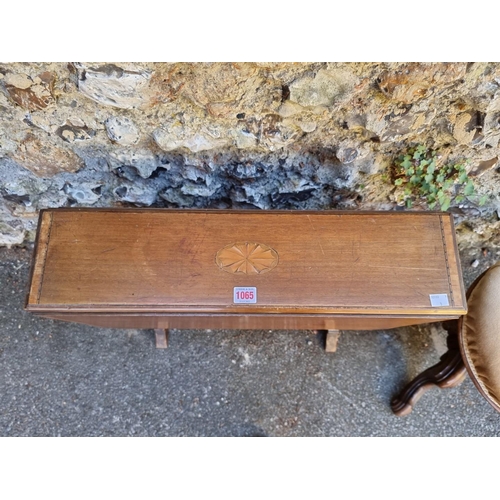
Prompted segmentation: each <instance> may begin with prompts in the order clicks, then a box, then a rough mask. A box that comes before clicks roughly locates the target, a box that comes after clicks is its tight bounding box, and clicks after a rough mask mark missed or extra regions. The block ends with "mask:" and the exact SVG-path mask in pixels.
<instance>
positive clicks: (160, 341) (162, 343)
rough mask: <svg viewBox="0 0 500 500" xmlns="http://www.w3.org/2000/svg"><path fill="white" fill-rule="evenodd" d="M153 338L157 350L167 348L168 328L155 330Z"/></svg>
mask: <svg viewBox="0 0 500 500" xmlns="http://www.w3.org/2000/svg"><path fill="white" fill-rule="evenodd" d="M155 337H156V348H157V349H166V348H167V347H168V328H155Z"/></svg>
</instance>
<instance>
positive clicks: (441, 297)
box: [429, 293, 450, 307]
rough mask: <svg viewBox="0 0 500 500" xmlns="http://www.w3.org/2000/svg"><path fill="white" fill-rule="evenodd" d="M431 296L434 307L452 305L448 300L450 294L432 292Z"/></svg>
mask: <svg viewBox="0 0 500 500" xmlns="http://www.w3.org/2000/svg"><path fill="white" fill-rule="evenodd" d="M429 298H430V299H431V306H432V307H439V306H449V305H450V303H449V302H448V295H447V294H446V293H436V294H430V295H429Z"/></svg>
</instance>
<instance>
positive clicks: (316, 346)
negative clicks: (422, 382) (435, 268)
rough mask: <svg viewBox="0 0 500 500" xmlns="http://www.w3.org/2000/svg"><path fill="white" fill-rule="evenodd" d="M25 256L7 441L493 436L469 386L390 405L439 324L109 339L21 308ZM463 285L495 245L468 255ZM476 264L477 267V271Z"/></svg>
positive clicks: (0, 341) (14, 298)
mask: <svg viewBox="0 0 500 500" xmlns="http://www.w3.org/2000/svg"><path fill="white" fill-rule="evenodd" d="M31 251H32V250H31V248H28V249H11V250H8V249H5V248H3V249H0V283H1V284H2V286H1V287H0V326H1V330H0V391H1V392H0V435H1V436H59V435H60V436H498V435H500V415H499V414H497V413H496V412H495V410H493V409H492V408H491V407H490V406H489V405H488V403H486V401H485V400H484V399H483V398H482V397H481V396H480V394H479V393H478V391H477V390H476V389H475V387H474V385H473V384H472V382H471V381H470V379H469V378H467V379H466V380H465V382H464V383H463V384H462V385H461V386H459V387H457V388H454V389H447V390H438V389H433V390H431V391H429V392H428V393H427V394H425V395H424V396H423V397H422V399H421V400H420V402H419V403H418V404H417V407H416V408H415V410H414V411H413V413H412V414H410V415H409V416H407V417H399V418H398V417H395V416H394V415H393V414H392V412H391V410H390V400H391V398H392V396H393V395H394V394H395V393H397V391H398V390H399V389H400V388H402V386H403V385H404V384H405V383H406V382H407V381H408V380H409V379H410V378H412V377H413V376H415V375H417V374H418V373H419V372H420V371H422V370H423V369H425V368H427V367H428V366H430V365H432V364H434V363H435V362H437V361H438V358H439V356H440V355H441V354H442V353H443V352H444V351H445V350H446V347H445V335H444V332H443V331H442V330H441V328H440V327H439V326H433V325H423V326H420V327H409V328H400V329H394V330H387V331H377V332H345V333H343V335H342V336H341V338H340V341H339V347H338V350H337V352H336V353H335V354H326V353H325V352H324V351H323V349H322V347H321V345H320V339H319V338H318V337H317V336H316V335H315V334H313V333H311V332H307V331H294V332H285V331H272V332H271V331H180V330H173V331H172V332H171V334H170V345H169V348H168V349H167V350H166V351H165V350H157V349H155V345H154V335H153V332H152V331H149V330H111V329H99V328H95V327H91V326H85V325H77V324H71V323H63V322H59V321H51V320H46V319H41V318H37V317H35V316H33V315H31V314H28V313H26V312H24V311H23V300H24V296H25V293H26V286H27V281H28V273H29V266H30V257H31ZM461 257H462V265H463V268H464V279H465V282H466V286H467V285H468V284H470V283H471V282H472V280H473V279H474V277H475V276H477V275H478V274H479V273H480V272H482V271H483V270H484V269H486V268H487V267H488V266H489V265H491V263H492V262H494V261H496V260H498V259H500V249H491V248H490V249H487V250H484V251H482V250H481V249H477V250H470V251H468V252H467V253H464V254H463V255H462V256H461ZM474 261H477V262H475V263H474V266H472V265H471V263H472V262H474Z"/></svg>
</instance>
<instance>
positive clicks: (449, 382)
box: [391, 320, 467, 417]
mask: <svg viewBox="0 0 500 500" xmlns="http://www.w3.org/2000/svg"><path fill="white" fill-rule="evenodd" d="M443 328H444V329H445V330H446V331H447V332H448V338H447V341H446V343H447V345H448V351H446V352H445V353H444V354H443V355H442V356H441V358H440V361H439V363H437V364H435V365H434V366H431V367H430V368H427V370H425V371H424V372H422V373H421V374H420V375H418V376H417V377H415V378H414V379H413V380H412V381H411V382H410V383H408V384H407V385H406V386H405V387H404V388H403V390H402V391H401V392H400V393H399V394H398V395H397V396H396V397H394V398H393V400H392V401H391V408H392V411H393V412H394V413H395V414H396V415H397V416H398V417H402V416H404V415H408V414H409V413H411V411H412V410H413V407H414V406H415V404H416V403H417V401H418V400H419V399H420V398H421V397H422V395H423V394H424V393H425V392H427V391H428V390H429V389H431V388H432V387H439V388H440V389H445V388H449V387H456V386H457V385H459V384H460V383H461V382H463V380H464V379H465V376H466V374H467V372H466V369H465V365H464V362H463V360H462V355H461V354H460V348H459V345H458V321H457V320H453V321H445V322H444V323H443Z"/></svg>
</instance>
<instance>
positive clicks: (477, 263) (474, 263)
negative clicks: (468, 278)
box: [471, 259, 479, 267]
mask: <svg viewBox="0 0 500 500" xmlns="http://www.w3.org/2000/svg"><path fill="white" fill-rule="evenodd" d="M477 266H479V261H478V260H477V259H475V260H473V261H472V262H471V267H477Z"/></svg>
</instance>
